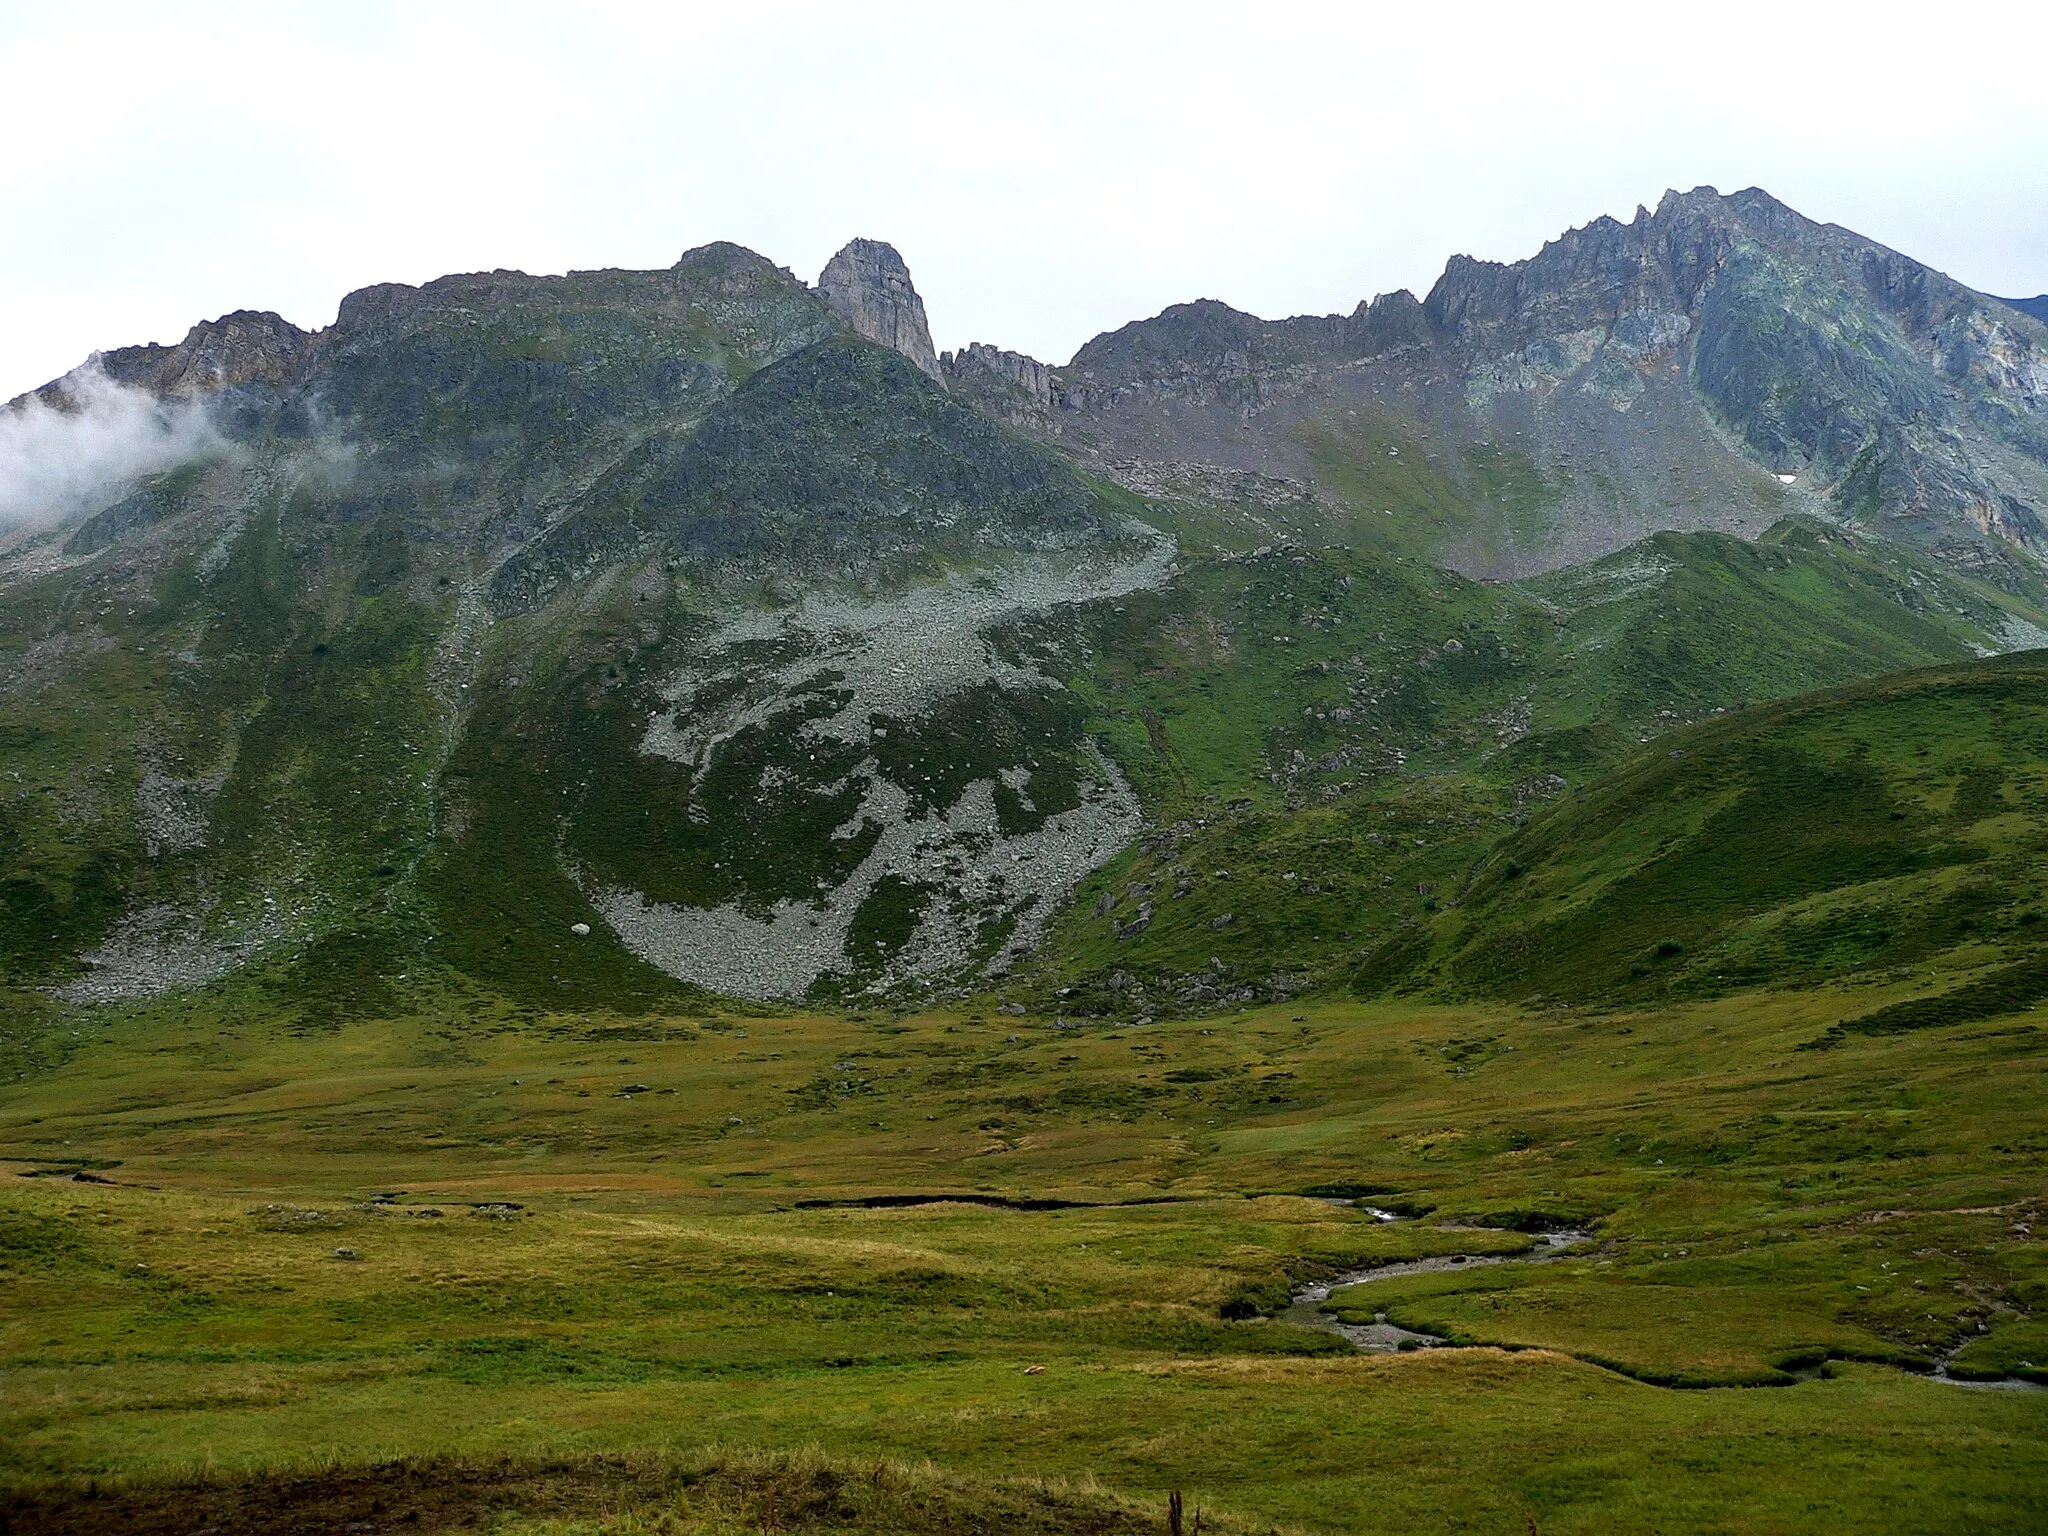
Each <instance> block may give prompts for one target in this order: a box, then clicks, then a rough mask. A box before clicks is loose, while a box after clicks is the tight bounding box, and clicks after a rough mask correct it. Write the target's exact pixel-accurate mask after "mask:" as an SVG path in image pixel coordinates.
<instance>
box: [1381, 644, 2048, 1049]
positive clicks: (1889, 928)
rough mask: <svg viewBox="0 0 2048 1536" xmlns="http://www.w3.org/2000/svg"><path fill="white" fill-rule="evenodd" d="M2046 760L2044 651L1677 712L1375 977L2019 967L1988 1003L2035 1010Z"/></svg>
mask: <svg viewBox="0 0 2048 1536" xmlns="http://www.w3.org/2000/svg"><path fill="white" fill-rule="evenodd" d="M2044 772H2048V658H2044V657H2043V656H2042V655H2041V654H2039V653H2033V654H2029V655H2026V656H2018V657H2010V658H2000V659H1997V660H1987V661H1976V662H1970V663H1966V664H1964V665H1961V666H1955V667H1946V668H1938V669H1935V670H1932V671H1917V672H1908V673H1903V674H1899V675H1896V676H1892V677H1886V678H1881V679H1878V680H1876V681H1873V682H1865V683H1857V684H1853V685H1850V686H1849V687H1846V688H1842V689H1837V690H1832V691H1829V692H1823V693H1820V694H1815V695H1810V696H1807V697H1803V698H1798V699H1792V700H1788V701H1786V702H1784V703H1780V704H1775V705H1771V706H1768V707H1764V708H1759V709H1754V710H1749V711H1746V712H1744V713H1743V714H1740V715H1737V716H1735V717H1733V718H1730V719H1724V720H1719V721H1715V722H1711V723H1708V724H1703V725H1700V726H1696V727H1692V728H1689V729H1686V730H1683V731H1679V732H1676V733H1674V734H1672V735H1670V736H1668V737H1665V738H1663V739H1661V740H1659V741H1658V742H1657V743H1655V744H1654V746H1652V747H1650V748H1648V749H1645V750H1644V751H1643V752H1642V753H1641V754H1640V755H1638V756H1637V757H1635V758H1633V759H1631V760H1630V761H1629V762H1628V763H1626V764H1624V765H1623V766H1622V767H1620V768H1618V769H1617V770H1616V771H1615V772H1614V773H1612V774H1611V775H1609V776H1608V777H1606V778H1604V779H1602V780H1600V781H1598V782H1597V783H1595V784H1593V785H1591V786H1589V787H1588V788H1587V789H1585V790H1584V791H1583V792H1581V793H1578V794H1574V795H1573V796H1571V797H1570V798H1568V799H1566V800H1564V801H1561V802H1560V803H1559V804H1558V805H1556V806H1555V807H1553V808H1552V809H1550V810H1548V811H1547V812H1545V814H1544V815H1542V816H1541V817H1539V818H1537V819H1536V820H1535V821H1533V822H1531V823H1530V825H1529V826H1528V827H1526V828H1525V829H1523V830H1522V831H1520V832H1518V833H1516V834H1515V835H1514V836H1513V837H1510V838H1508V839H1507V840H1505V841H1504V842H1503V843H1502V844H1501V845H1500V846H1499V847H1498V848H1497V849H1496V850H1495V851H1494V852H1492V853H1491V854H1489V855H1488V856H1487V858H1486V859H1485V860H1484V861H1483V862H1482V863H1481V864H1480V865H1478V866H1477V868H1476V872H1475V873H1474V875H1473V876H1472V878H1471V880H1470V881H1469V883H1468V884H1467V885H1466V886H1465V887H1464V888H1463V889H1461V890H1460V891H1459V892H1458V895H1457V899H1456V902H1455V905H1454V906H1453V907H1451V908H1450V909H1448V910H1446V911H1445V912H1443V913H1441V914H1440V915H1438V916H1437V917H1435V918H1434V919H1432V920H1431V921H1430V922H1429V923H1428V924H1427V925H1425V926H1422V927H1418V928H1415V929H1411V930H1410V931H1408V932H1407V933H1405V934H1402V935H1400V936H1398V937H1396V938H1395V939H1393V940H1391V941H1389V942H1388V943H1387V944H1386V945H1385V946H1384V947H1383V949H1382V951H1381V952H1380V953H1379V954H1377V955H1375V956H1374V957H1373V959H1371V960H1370V961H1368V963H1367V965H1366V966H1365V968H1364V972H1363V984H1364V985H1366V986H1368V987H1369V988H1375V989H1377V988H1382V987H1386V986H1390V985H1394V984H1397V983H1398V984H1399V985H1401V986H1403V987H1405V988H1414V987H1418V986H1437V987H1444V988H1449V989H1451V990H1453V991H1457V992H1462V993H1476V994H1482V995H1491V996H1501V997H1514V998H1520V997H1523V996H1525V995H1529V996H1535V995H1540V996H1541V997H1543V998H1545V999H1549V1000H1554V1001H1560V1002H1579V1003H1584V1002H1605V1003H1642V1002H1647V1001H1654V1000H1657V999H1664V998H1669V997H1671V996H1673V995H1674V994H1675V995H1678V996H1688V995H1712V994H1714V993H1717V992H1722V991H1726V990H1731V989H1740V988H1745V987H1755V986H1766V985H1770V986H1779V987H1785V986H1813V985H1819V984H1823V983H1829V984H1833V983H1843V982H1846V983H1850V984H1855V983H1859V982H1860V983H1861V984H1863V985H1870V984H1873V983H1877V984H1882V983H1887V982H1896V981H1899V980H1902V979H1905V978H1907V977H1909V976H1913V975H1921V974H1924V975H1926V976H1928V977H1929V978H1936V977H1955V976H1957V975H1970V974H1975V973H1980V972H1984V971H1985V970H1986V969H1987V968H1993V967H2000V966H2003V967H2005V968H2006V969H2005V970H2003V971H1994V972H1993V975H1994V976H1996V977H1998V978H2001V979H2000V981H1999V983H1998V984H1997V985H1994V986H1993V987H1992V988H1991V989H1990V990H1991V992H1992V993H1995V994H1996V996H1995V997H1991V1003H1994V1004H1997V1005H1998V1006H1989V1008H1988V1011H1991V1012H1998V1011H2005V1010H2009V1009H2010V1008H2012V1007H2016V1006H2020V1007H2023V1006H2025V1005H2026V1004H2028V1003H2030V1002H2032V1001H2033V1000H2034V999H2035V998H2037V997H2041V996H2048V970H2044V969H2043V967H2042V965H2041V963H2040V958H2039V957H2040V954H2041V933H2040V926H2039V925H2040V919H2041V914H2042V903H2043V901H2044V899H2048V857H2044V856H2048V799H2044V798H2043V794H2042V784H2043V782H2044V780H2043V774H2044ZM1930 967H1931V968H1930ZM2028 978H2031V980H2029V979H2028ZM1927 985H1928V986H1929V987H1935V988H1938V987H1939V986H1940V983H1939V981H1937V980H1932V979H1930V980H1929V981H1928V983H1927ZM2029 989H2031V990H2029ZM2020 991H2027V993H2028V995H2026V996H2020V995H2019V992H2020ZM1987 996H1989V994H1987ZM1987 1006H1988V1005H1987ZM1960 1016H1961V1015H1958V1017H1960ZM1953 1021H1954V1020H1953V1019H1947V1018H1942V1019H1931V1020H1930V1022H1953ZM1900 1027H1907V1026H1906V1025H1901V1026H1900Z"/></svg>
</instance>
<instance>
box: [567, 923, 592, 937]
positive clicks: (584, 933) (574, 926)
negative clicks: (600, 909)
mask: <svg viewBox="0 0 2048 1536" xmlns="http://www.w3.org/2000/svg"><path fill="white" fill-rule="evenodd" d="M569 931H570V932H571V933H573V934H575V935H576V937H577V938H579V939H587V938H589V937H590V924H588V923H571V924H570V925H569Z"/></svg>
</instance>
